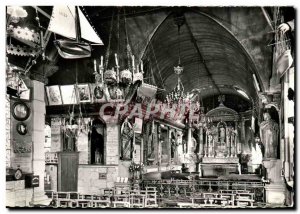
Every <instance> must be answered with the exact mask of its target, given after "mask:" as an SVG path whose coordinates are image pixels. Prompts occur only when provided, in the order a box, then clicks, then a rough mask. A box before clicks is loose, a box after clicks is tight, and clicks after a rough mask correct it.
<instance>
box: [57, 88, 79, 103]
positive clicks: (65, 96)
mask: <svg viewBox="0 0 300 214" xmlns="http://www.w3.org/2000/svg"><path fill="white" fill-rule="evenodd" d="M60 92H61V96H62V102H63V104H64V105H68V104H77V96H76V91H75V86H74V85H61V86H60Z"/></svg>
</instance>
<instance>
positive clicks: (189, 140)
mask: <svg viewBox="0 0 300 214" xmlns="http://www.w3.org/2000/svg"><path fill="white" fill-rule="evenodd" d="M186 144H187V145H186V148H187V153H191V146H192V126H191V124H190V123H189V124H188V136H187V142H186Z"/></svg>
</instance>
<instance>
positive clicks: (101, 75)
mask: <svg viewBox="0 0 300 214" xmlns="http://www.w3.org/2000/svg"><path fill="white" fill-rule="evenodd" d="M99 74H100V77H101V79H100V80H101V83H102V82H103V67H102V66H101V65H99Z"/></svg>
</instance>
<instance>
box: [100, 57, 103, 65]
mask: <svg viewBox="0 0 300 214" xmlns="http://www.w3.org/2000/svg"><path fill="white" fill-rule="evenodd" d="M100 66H101V67H103V56H101V64H100Z"/></svg>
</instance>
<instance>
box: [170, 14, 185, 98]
mask: <svg viewBox="0 0 300 214" xmlns="http://www.w3.org/2000/svg"><path fill="white" fill-rule="evenodd" d="M183 23H184V21H183V19H180V18H177V19H176V24H177V26H178V38H177V42H178V65H177V66H176V67H174V73H175V74H176V75H177V84H176V86H175V88H174V89H173V90H172V91H171V92H170V93H169V94H167V96H166V100H167V102H171V103H174V102H176V103H182V102H183V101H184V100H185V99H186V98H187V97H188V96H187V95H186V94H185V92H184V86H183V84H182V82H181V79H180V75H181V74H182V73H183V67H182V66H181V60H180V27H181V25H183Z"/></svg>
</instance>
